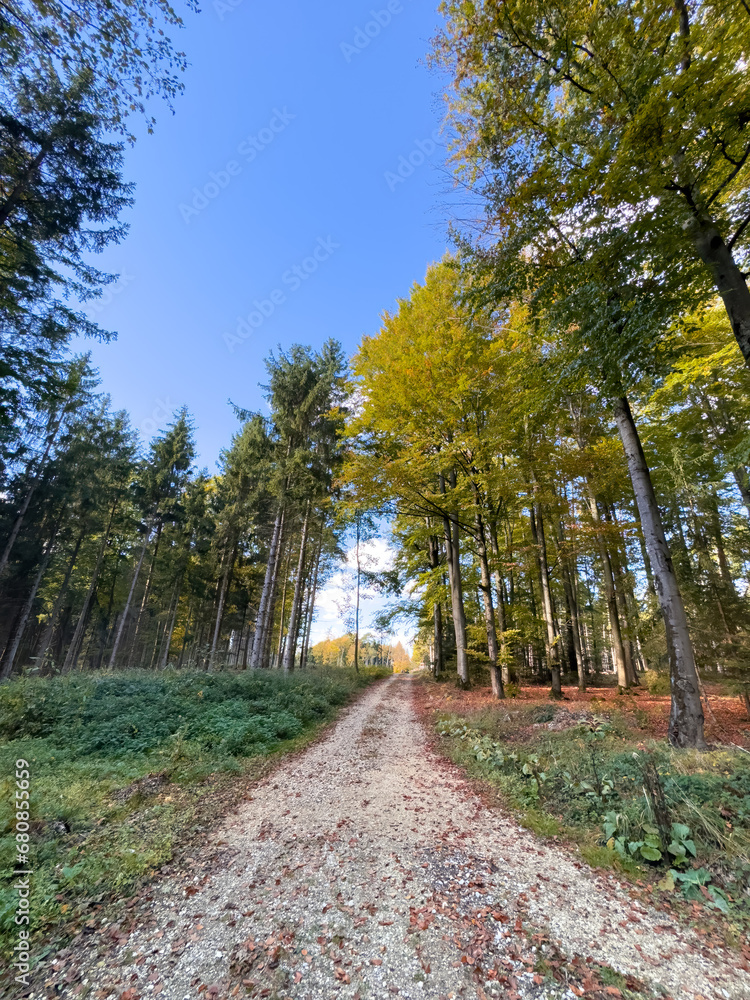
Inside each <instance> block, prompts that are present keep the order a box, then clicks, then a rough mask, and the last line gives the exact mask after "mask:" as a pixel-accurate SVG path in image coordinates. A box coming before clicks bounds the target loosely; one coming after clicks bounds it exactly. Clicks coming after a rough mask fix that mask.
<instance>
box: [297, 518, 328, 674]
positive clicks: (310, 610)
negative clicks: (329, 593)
mask: <svg viewBox="0 0 750 1000" xmlns="http://www.w3.org/2000/svg"><path fill="white" fill-rule="evenodd" d="M324 526H325V515H321V518H320V533H319V536H318V544H317V546H316V548H315V563H314V569H313V578H312V586H311V587H310V591H309V596H308V600H307V614H306V616H305V637H304V641H303V643H302V657H301V659H300V670H304V669H305V668H306V667H307V657H308V654H309V652H310V635H311V633H312V626H313V616H314V614H315V597H316V594H317V592H318V572H319V570H320V556H321V553H322V552H323V528H324Z"/></svg>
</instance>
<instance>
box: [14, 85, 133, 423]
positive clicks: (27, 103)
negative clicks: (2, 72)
mask: <svg viewBox="0 0 750 1000" xmlns="http://www.w3.org/2000/svg"><path fill="white" fill-rule="evenodd" d="M94 105H95V101H94V98H93V92H92V85H91V77H90V74H84V75H83V76H82V77H80V78H78V79H76V80H74V81H72V82H71V83H70V84H69V85H67V86H64V85H63V84H62V83H60V81H59V79H58V78H57V76H56V75H55V73H54V71H52V70H50V74H49V76H48V77H47V78H46V79H45V80H44V82H43V83H37V82H33V83H32V82H29V81H27V80H21V81H20V82H19V84H18V86H17V88H16V89H15V90H14V91H12V92H8V90H7V89H6V91H5V93H3V94H0V262H1V263H2V267H1V268H0V326H1V327H2V331H3V338H2V348H1V349H0V423H3V424H5V425H6V426H7V425H8V423H9V422H10V421H11V420H12V419H14V417H15V415H16V414H18V413H19V411H20V412H23V411H24V409H25V408H26V407H27V406H28V405H33V400H34V399H35V398H38V397H39V396H40V395H42V396H46V397H47V398H50V397H51V398H53V399H54V398H56V397H58V398H64V379H61V378H60V371H61V367H62V370H63V371H64V366H61V360H62V359H63V358H64V356H65V353H64V352H65V348H66V347H67V345H68V343H69V341H70V339H71V338H72V337H73V336H75V335H84V336H94V337H99V338H104V339H106V338H107V337H108V336H109V335H108V334H105V333H103V332H102V331H101V330H99V328H98V327H97V326H96V324H95V323H93V322H92V321H91V320H90V319H88V317H87V316H86V315H85V313H84V312H82V311H81V310H80V309H76V308H75V307H74V306H73V305H72V304H71V302H70V301H69V300H70V299H73V300H75V299H78V300H79V301H84V300H86V299H87V298H91V297H92V296H96V295H100V294H101V289H102V287H103V286H104V285H106V284H107V283H108V282H110V281H113V280H114V278H113V277H112V276H111V275H107V274H104V273H102V272H101V271H98V270H97V269H96V268H95V267H93V266H92V264H91V262H90V255H91V254H92V253H97V252H99V251H101V250H103V249H104V247H106V246H107V245H108V244H110V243H113V242H117V241H119V240H120V239H121V238H122V236H123V235H124V233H125V227H124V226H123V225H122V224H121V223H119V222H118V221H117V220H118V218H119V216H120V214H121V212H122V210H123V209H124V208H125V207H127V206H128V205H130V204H131V203H132V198H131V193H132V185H129V184H126V183H125V182H124V181H123V179H122V145H121V144H119V143H114V142H112V141H110V140H109V139H108V138H107V136H106V129H105V126H104V124H103V123H102V121H101V119H100V118H99V117H97V114H96V111H95V107H94Z"/></svg>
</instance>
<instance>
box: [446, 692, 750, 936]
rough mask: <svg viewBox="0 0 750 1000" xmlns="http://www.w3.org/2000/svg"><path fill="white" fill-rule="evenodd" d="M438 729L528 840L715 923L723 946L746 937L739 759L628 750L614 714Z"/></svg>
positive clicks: (748, 780) (736, 754) (736, 753)
mask: <svg viewBox="0 0 750 1000" xmlns="http://www.w3.org/2000/svg"><path fill="white" fill-rule="evenodd" d="M437 728H438V732H439V733H440V734H441V735H442V736H443V737H444V740H445V745H446V748H447V749H448V752H449V753H450V755H451V757H452V758H453V759H454V760H455V761H456V762H457V763H459V764H461V765H462V766H464V767H465V768H466V769H467V770H468V771H469V773H471V774H472V775H473V776H474V777H477V778H481V779H483V780H485V781H487V782H489V783H490V784H491V785H492V786H493V787H494V788H495V789H496V791H497V792H498V793H499V794H500V796H501V798H502V800H503V801H504V802H505V803H506V804H507V805H508V806H509V807H510V808H511V809H512V810H513V811H514V812H515V813H516V815H517V816H518V817H519V819H520V821H521V822H522V824H523V825H525V826H526V827H528V828H529V829H531V830H532V831H533V832H534V833H536V834H538V835H539V836H542V837H552V838H559V839H564V840H566V841H569V842H573V843H575V844H576V845H578V848H579V850H580V852H581V854H582V856H583V858H584V859H585V860H586V861H587V862H588V863H589V864H591V865H593V866H602V867H614V868H616V869H618V871H619V872H620V873H622V874H624V875H627V876H629V877H631V878H633V879H635V880H639V881H642V882H643V883H644V884H649V885H650V886H651V887H652V890H653V891H656V892H663V893H665V894H668V895H669V898H670V899H672V900H673V901H675V902H676V901H685V902H687V903H688V904H690V903H698V904H700V905H701V906H704V907H707V908H708V909H710V910H712V911H714V912H715V913H717V914H719V913H720V914H723V915H724V918H725V928H726V930H727V931H729V932H730V934H729V936H730V937H732V936H733V935H734V934H735V933H736V935H737V936H738V937H739V936H741V935H742V933H743V932H746V931H747V929H748V927H750V755H748V754H746V753H743V752H742V751H741V750H739V749H735V748H733V747H728V748H722V749H719V750H712V751H711V752H708V753H697V752H694V751H685V750H682V751H680V750H675V749H674V748H672V747H671V746H669V744H668V743H667V742H666V741H664V740H651V741H643V740H640V741H639V740H637V739H636V738H634V737H633V735H632V734H631V731H630V730H629V729H628V726H627V723H626V721H625V719H624V717H623V716H622V715H621V714H620V713H618V712H612V713H611V714H609V715H607V714H604V712H602V714H600V715H598V716H594V717H589V718H587V719H585V721H582V720H580V719H578V718H576V717H575V715H573V714H570V713H568V712H567V711H566V710H565V709H564V708H561V707H559V706H553V705H550V704H549V703H546V704H544V703H541V702H540V703H539V704H532V705H518V704H513V703H509V702H505V703H501V704H498V705H497V706H493V707H491V708H483V709H482V710H481V711H478V712H477V711H475V712H472V713H470V714H463V715H461V714H455V713H453V714H447V713H444V712H443V713H440V715H439V717H438V723H437ZM639 735H640V734H639Z"/></svg>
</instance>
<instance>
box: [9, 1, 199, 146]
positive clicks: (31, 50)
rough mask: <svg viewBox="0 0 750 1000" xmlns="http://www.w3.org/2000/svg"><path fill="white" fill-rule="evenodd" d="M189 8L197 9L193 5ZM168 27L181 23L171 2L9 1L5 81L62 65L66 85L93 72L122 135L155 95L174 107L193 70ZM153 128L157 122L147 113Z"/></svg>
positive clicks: (106, 112)
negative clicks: (187, 69)
mask: <svg viewBox="0 0 750 1000" xmlns="http://www.w3.org/2000/svg"><path fill="white" fill-rule="evenodd" d="M187 6H188V8H189V9H191V10H197V5H196V4H194V3H193V2H192V0H188V2H187ZM164 26H167V27H168V28H169V27H173V28H179V27H181V26H182V20H181V18H180V17H179V16H178V14H177V13H176V11H175V10H174V8H173V7H172V6H171V4H169V3H168V2H166V0H147V2H146V3H143V4H135V3H132V2H131V0H120V2H117V3H109V4H100V3H95V2H90V0H72V2H61V0H51V2H42V0H7V2H5V3H4V4H3V8H2V13H0V53H2V62H3V68H4V75H5V77H6V79H9V78H10V79H13V80H17V79H18V78H19V77H21V76H23V77H25V78H26V79H27V80H30V79H32V78H34V77H36V78H37V79H44V78H45V77H46V76H47V73H48V71H49V69H50V67H51V66H56V67H57V68H58V72H59V74H60V77H61V79H62V80H63V81H64V84H65V83H67V82H68V81H70V80H74V79H75V78H76V77H78V76H80V74H81V73H83V72H86V73H88V74H90V76H91V79H92V84H93V92H94V94H95V100H96V114H97V117H98V118H99V119H101V120H102V121H103V122H104V123H105V124H106V127H107V128H109V129H115V130H122V129H123V128H124V127H125V124H126V121H127V119H128V118H129V117H130V116H131V114H132V113H133V112H134V111H135V112H139V113H141V114H145V113H146V104H147V102H148V100H149V99H150V98H151V97H154V96H159V97H162V98H164V99H165V100H166V101H167V103H168V104H169V105H171V102H172V100H173V98H174V97H175V96H176V95H177V94H178V93H179V92H180V91H181V90H182V84H181V83H180V80H179V76H178V74H179V73H180V72H181V71H182V70H184V69H185V66H186V65H187V62H186V58H185V54H184V53H182V52H179V51H175V50H174V48H173V46H172V43H171V41H170V39H169V37H168V36H167V35H166V34H165V32H164ZM148 121H149V124H152V123H153V118H152V117H151V116H150V115H149V117H148Z"/></svg>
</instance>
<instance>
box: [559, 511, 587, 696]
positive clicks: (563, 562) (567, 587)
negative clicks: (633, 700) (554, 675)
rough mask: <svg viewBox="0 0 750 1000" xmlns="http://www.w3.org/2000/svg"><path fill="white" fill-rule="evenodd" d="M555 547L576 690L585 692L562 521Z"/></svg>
mask: <svg viewBox="0 0 750 1000" xmlns="http://www.w3.org/2000/svg"><path fill="white" fill-rule="evenodd" d="M557 547H558V553H559V556H560V567H561V569H562V582H563V591H564V592H565V603H566V604H567V605H568V614H569V616H570V635H571V638H572V640H573V655H574V657H575V664H576V669H577V671H578V690H579V691H585V690H586V662H585V660H584V658H583V648H582V645H581V633H580V623H579V621H578V601H577V599H576V593H575V586H574V583H573V576H572V574H571V572H570V565H569V563H570V560H569V556H568V553H567V552H566V551H565V530H564V528H563V523H562V521H561V520H560V521H558V523H557Z"/></svg>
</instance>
